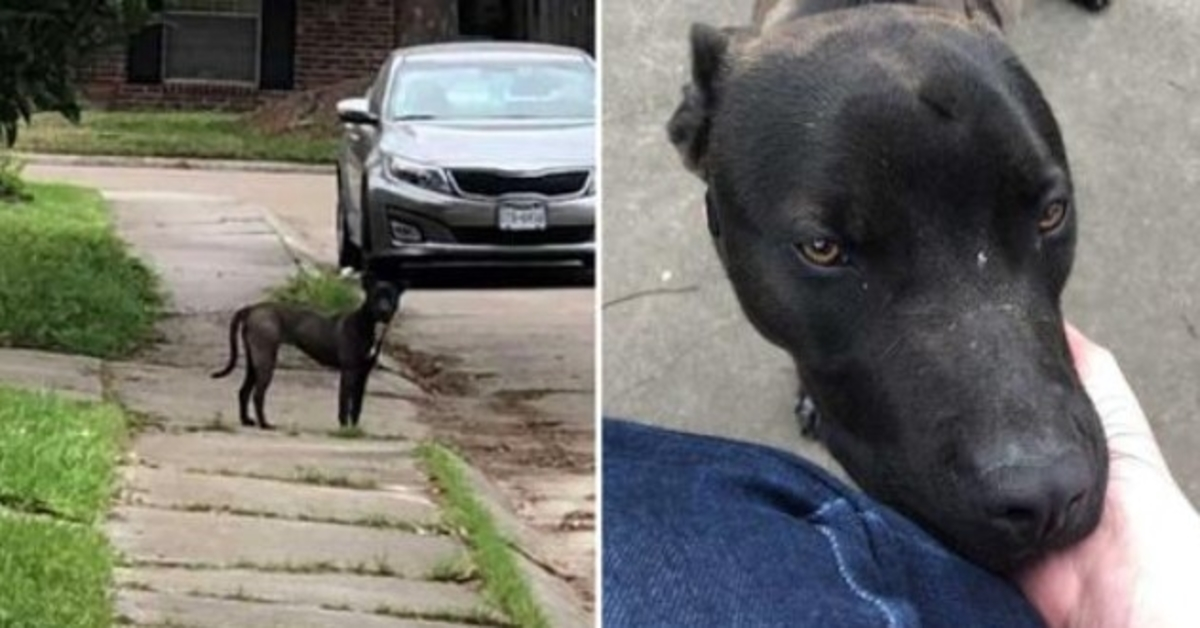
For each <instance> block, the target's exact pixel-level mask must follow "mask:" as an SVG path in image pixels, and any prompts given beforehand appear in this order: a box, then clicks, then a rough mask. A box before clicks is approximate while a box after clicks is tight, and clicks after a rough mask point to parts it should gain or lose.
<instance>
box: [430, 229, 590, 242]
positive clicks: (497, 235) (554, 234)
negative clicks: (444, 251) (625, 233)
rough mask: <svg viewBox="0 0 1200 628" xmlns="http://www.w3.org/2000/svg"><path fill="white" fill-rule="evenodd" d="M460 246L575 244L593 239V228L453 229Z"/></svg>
mask: <svg viewBox="0 0 1200 628" xmlns="http://www.w3.org/2000/svg"><path fill="white" fill-rule="evenodd" d="M452 231H453V233H454V239H455V240H457V241H458V242H459V243H460V244H504V245H515V246H520V245H526V246H528V245H537V244H577V243H580V242H590V241H592V240H593V239H594V238H595V229H594V228H593V227H550V228H549V229H546V230H545V231H500V230H499V229H495V228H490V227H488V228H479V227H463V228H459V229H453V230H452Z"/></svg>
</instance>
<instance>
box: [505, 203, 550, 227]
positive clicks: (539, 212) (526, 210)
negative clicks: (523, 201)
mask: <svg viewBox="0 0 1200 628" xmlns="http://www.w3.org/2000/svg"><path fill="white" fill-rule="evenodd" d="M497 226H499V227H500V230H501V231H544V230H545V229H546V207H545V206H543V205H501V206H500V207H499V208H498V211H497Z"/></svg>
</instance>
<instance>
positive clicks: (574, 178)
mask: <svg viewBox="0 0 1200 628" xmlns="http://www.w3.org/2000/svg"><path fill="white" fill-rule="evenodd" d="M450 176H452V177H454V183H455V184H456V185H457V186H458V189H459V190H461V191H462V192H463V193H464V194H471V195H475V196H489V197H495V196H503V195H505V194H521V193H526V194H543V195H545V196H567V195H571V194H580V193H582V192H583V190H584V188H585V187H586V186H587V182H588V177H589V176H590V173H589V172H588V171H587V170H571V171H566V172H554V173H550V174H543V175H536V176H524V177H523V176H518V175H511V174H503V173H499V172H490V171H487V170H452V171H450Z"/></svg>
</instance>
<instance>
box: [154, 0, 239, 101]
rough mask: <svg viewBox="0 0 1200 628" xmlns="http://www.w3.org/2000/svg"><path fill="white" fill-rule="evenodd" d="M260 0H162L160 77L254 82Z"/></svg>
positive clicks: (185, 79) (183, 79) (184, 79)
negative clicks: (161, 63)
mask: <svg viewBox="0 0 1200 628" xmlns="http://www.w3.org/2000/svg"><path fill="white" fill-rule="evenodd" d="M262 4H263V0H166V1H165V2H164V3H163V26H164V28H163V78H165V79H167V80H182V81H212V82H235V83H258V73H259V43H260V37H259V33H260V31H261V21H262Z"/></svg>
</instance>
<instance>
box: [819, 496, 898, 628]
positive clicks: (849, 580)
mask: <svg viewBox="0 0 1200 628" xmlns="http://www.w3.org/2000/svg"><path fill="white" fill-rule="evenodd" d="M837 501H838V500H835V501H833V502H828V503H826V504H825V505H824V506H822V507H821V508H820V509H819V510H818V511H817V512H816V513H814V514H816V515H819V514H821V513H823V512H824V511H825V510H827V509H828V508H829V507H830V506H832V505H833V504H835V503H837ZM814 525H815V526H816V528H817V531H818V532H820V533H821V536H823V537H825V540H826V541H828V542H829V547H830V549H832V550H833V558H834V561H835V562H836V563H837V570H838V574H839V575H841V577H842V581H843V582H845V583H846V586H847V587H849V588H850V590H851V591H852V592H853V593H854V595H856V596H858V598H859V599H861V600H863V601H864V602H867V603H868V604H871V605H872V606H874V607H875V608H876V609H878V610H879V612H880V613H883V617H884V619H886V620H887V625H888V626H889V627H892V628H894V627H895V626H898V623H897V621H896V617H895V616H894V614H893V613H892V609H890V608H888V605H887V602H885V601H883V599H882V598H880V597H879V596H877V595H875V594H873V593H871V592H870V591H868V590H867V589H866V588H864V587H863V586H862V585H861V584H859V583H858V581H857V580H855V579H854V576H853V575H852V574H851V573H850V568H849V567H848V566H847V565H846V560H845V558H844V557H843V556H842V548H841V544H840V543H838V540H837V535H835V534H834V532H833V531H832V530H830V529H829V528H827V527H826V526H825V525H823V524H820V523H814Z"/></svg>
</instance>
